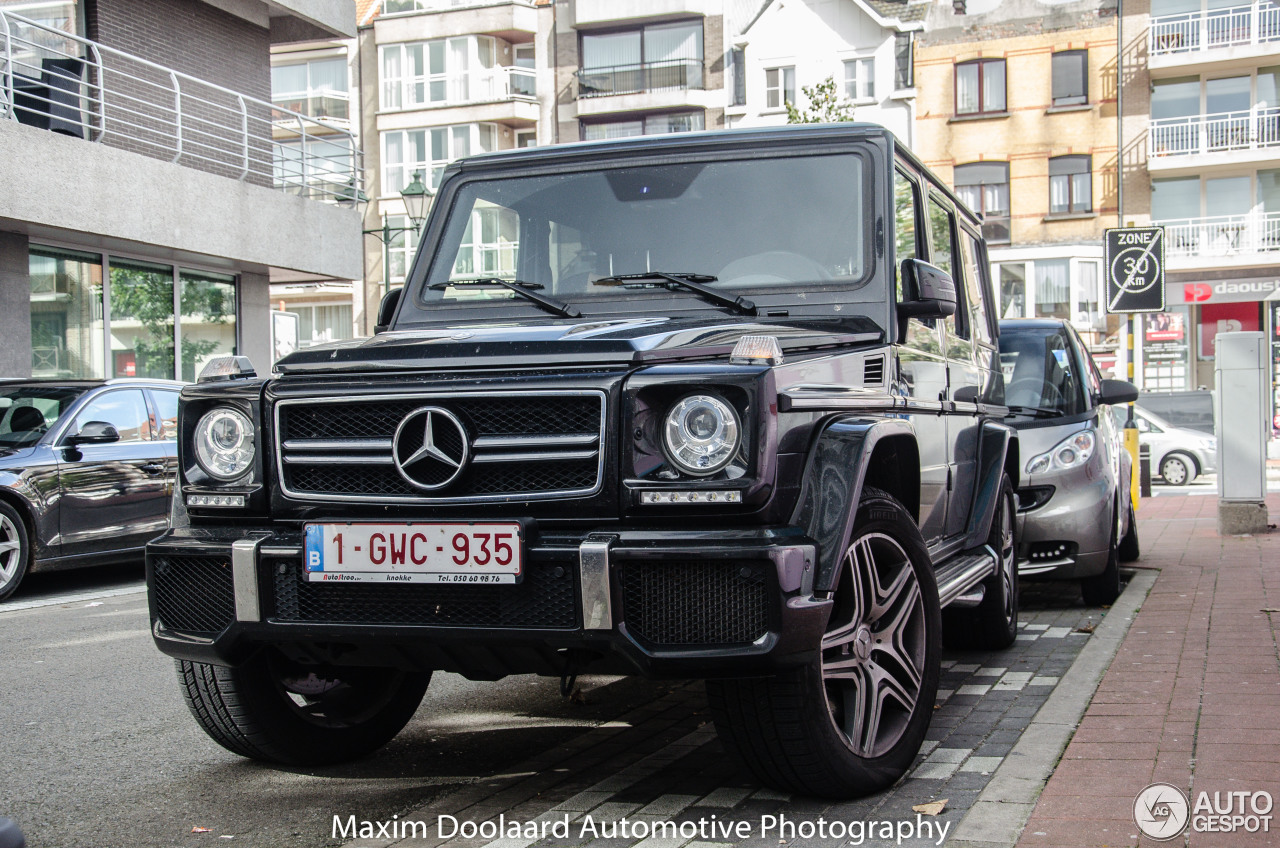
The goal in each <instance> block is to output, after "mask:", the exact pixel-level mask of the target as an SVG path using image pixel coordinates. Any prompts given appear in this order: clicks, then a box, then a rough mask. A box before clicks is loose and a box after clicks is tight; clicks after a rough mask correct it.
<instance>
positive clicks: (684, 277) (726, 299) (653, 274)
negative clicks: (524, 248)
mask: <svg viewBox="0 0 1280 848" xmlns="http://www.w3.org/2000/svg"><path fill="white" fill-rule="evenodd" d="M629 280H665V281H666V282H668V283H671V284H673V285H676V286H679V287H680V288H682V289H687V290H688V291H691V292H693V293H695V294H699V295H702V297H703V298H705V299H707V300H709V301H711V302H712V303H715V304H717V305H719V306H727V307H728V308H730V309H732V310H734V311H735V312H740V313H742V314H743V315H755V314H756V305H755V303H754V302H753V301H750V300H747V299H746V298H745V297H740V296H738V295H733V294H728V293H726V292H722V291H717V290H716V289H713V288H711V287H710V286H705V285H703V283H714V282H715V281H716V277H714V276H712V275H711V274H679V273H674V272H670V271H645V272H643V273H640V274H615V275H614V276H612V277H600V278H599V279H597V280H595V281H594V282H596V283H625V282H627V281H629Z"/></svg>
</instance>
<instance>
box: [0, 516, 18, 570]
mask: <svg viewBox="0 0 1280 848" xmlns="http://www.w3.org/2000/svg"><path fill="white" fill-rule="evenodd" d="M22 555H23V552H22V537H21V536H19V535H18V528H17V526H15V525H14V523H13V521H12V519H10V518H9V516H7V515H0V586H7V585H8V584H9V581H11V580H13V579H14V577H16V576H17V574H18V572H19V571H20V570H21V569H22Z"/></svg>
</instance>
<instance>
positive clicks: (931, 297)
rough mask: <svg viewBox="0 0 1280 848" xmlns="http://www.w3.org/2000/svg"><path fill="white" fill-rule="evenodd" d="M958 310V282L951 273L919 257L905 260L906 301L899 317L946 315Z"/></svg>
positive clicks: (899, 305) (937, 316) (941, 316)
mask: <svg viewBox="0 0 1280 848" xmlns="http://www.w3.org/2000/svg"><path fill="white" fill-rule="evenodd" d="M955 313H956V283H955V280H953V279H951V275H950V274H948V273H947V272H946V271H944V270H942V269H941V268H939V267H938V266H937V265H930V264H929V263H928V262H922V261H920V260H919V259H904V260H902V302H901V303H899V304H898V317H900V318H903V319H906V318H923V319H925V320H930V319H934V318H946V317H947V316H948V315H954V314H955Z"/></svg>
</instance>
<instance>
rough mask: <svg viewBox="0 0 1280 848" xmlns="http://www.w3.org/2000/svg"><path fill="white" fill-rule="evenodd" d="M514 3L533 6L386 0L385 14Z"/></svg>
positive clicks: (488, 0) (499, 0)
mask: <svg viewBox="0 0 1280 848" xmlns="http://www.w3.org/2000/svg"><path fill="white" fill-rule="evenodd" d="M504 3H512V4H514V5H519V6H532V5H533V3H532V2H531V1H530V0H386V2H385V3H384V5H383V13H384V14H387V15H394V14H399V13H401V12H447V11H449V10H450V9H465V8H471V7H474V6H498V5H502V4H504Z"/></svg>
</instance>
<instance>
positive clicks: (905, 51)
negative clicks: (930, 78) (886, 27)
mask: <svg viewBox="0 0 1280 848" xmlns="http://www.w3.org/2000/svg"><path fill="white" fill-rule="evenodd" d="M913 42H914V33H910V32H898V33H894V35H893V87H894V88H895V89H896V90H899V91H900V90H902V89H904V88H914V87H915V84H916V70H915V59H914V56H913V55H912V44H913Z"/></svg>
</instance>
